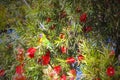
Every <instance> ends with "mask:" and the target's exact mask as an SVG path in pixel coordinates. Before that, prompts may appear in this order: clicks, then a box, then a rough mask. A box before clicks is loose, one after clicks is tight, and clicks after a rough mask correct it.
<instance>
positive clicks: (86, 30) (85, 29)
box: [83, 26, 92, 33]
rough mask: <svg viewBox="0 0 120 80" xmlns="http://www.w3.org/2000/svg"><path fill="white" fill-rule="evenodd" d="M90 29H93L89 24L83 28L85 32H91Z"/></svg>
mask: <svg viewBox="0 0 120 80" xmlns="http://www.w3.org/2000/svg"><path fill="white" fill-rule="evenodd" d="M90 31H92V27H91V26H87V27H85V28H83V32H85V33H87V32H90Z"/></svg>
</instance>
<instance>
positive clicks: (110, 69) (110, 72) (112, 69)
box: [106, 66, 115, 76]
mask: <svg viewBox="0 0 120 80" xmlns="http://www.w3.org/2000/svg"><path fill="white" fill-rule="evenodd" d="M106 74H107V75H108V76H114V74H115V69H114V67H113V66H109V67H108V68H107V70H106Z"/></svg>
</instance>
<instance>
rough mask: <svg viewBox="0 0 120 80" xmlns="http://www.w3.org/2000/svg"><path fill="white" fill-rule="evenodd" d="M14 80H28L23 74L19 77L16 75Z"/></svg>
mask: <svg viewBox="0 0 120 80" xmlns="http://www.w3.org/2000/svg"><path fill="white" fill-rule="evenodd" d="M13 80H26V77H25V76H24V75H22V74H19V75H15V76H14V77H13Z"/></svg>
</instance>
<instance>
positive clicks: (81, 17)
mask: <svg viewBox="0 0 120 80" xmlns="http://www.w3.org/2000/svg"><path fill="white" fill-rule="evenodd" d="M86 20H87V14H86V13H83V14H82V15H81V16H80V21H81V22H84V23H85V22H86Z"/></svg>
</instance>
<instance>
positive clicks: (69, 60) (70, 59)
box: [66, 57, 75, 64]
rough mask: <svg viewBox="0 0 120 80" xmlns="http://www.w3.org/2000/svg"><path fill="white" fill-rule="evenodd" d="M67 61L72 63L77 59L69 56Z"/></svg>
mask: <svg viewBox="0 0 120 80" xmlns="http://www.w3.org/2000/svg"><path fill="white" fill-rule="evenodd" d="M66 61H67V63H69V64H72V63H74V62H75V59H74V58H73V57H69V58H67V60H66Z"/></svg>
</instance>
